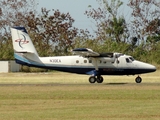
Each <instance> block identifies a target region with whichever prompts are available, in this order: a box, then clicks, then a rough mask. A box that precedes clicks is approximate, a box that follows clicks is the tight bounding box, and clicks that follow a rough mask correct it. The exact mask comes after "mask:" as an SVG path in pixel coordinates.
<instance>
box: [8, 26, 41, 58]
mask: <svg viewBox="0 0 160 120" xmlns="http://www.w3.org/2000/svg"><path fill="white" fill-rule="evenodd" d="M11 35H12V42H13V48H14V52H15V53H33V54H35V55H37V56H38V53H37V51H36V49H35V47H34V46H33V43H32V41H31V39H30V37H29V35H28V33H27V31H26V29H25V28H24V27H12V28H11Z"/></svg>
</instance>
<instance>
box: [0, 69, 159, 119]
mask: <svg viewBox="0 0 160 120" xmlns="http://www.w3.org/2000/svg"><path fill="white" fill-rule="evenodd" d="M159 73H160V71H157V72H155V73H153V74H146V75H143V76H142V78H143V83H142V84H136V83H134V78H135V77H136V76H130V77H127V76H121V77H119V76H106V77H104V78H105V79H106V80H105V81H104V83H103V84H89V83H88V80H87V79H88V77H89V76H81V75H75V74H68V73H9V74H0V83H1V85H0V120H66V119H68V120H75V119H77V120H90V119H92V120H106V119H107V120H135V119H138V120H159V119H160V111H159V109H160V81H158V79H159V78H160V77H159ZM26 83H27V84H26ZM12 84H15V85H12Z"/></svg>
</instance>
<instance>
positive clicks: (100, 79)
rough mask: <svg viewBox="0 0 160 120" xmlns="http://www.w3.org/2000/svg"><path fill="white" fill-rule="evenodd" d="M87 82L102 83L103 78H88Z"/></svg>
mask: <svg viewBox="0 0 160 120" xmlns="http://www.w3.org/2000/svg"><path fill="white" fill-rule="evenodd" d="M89 82H90V83H95V82H97V83H102V82H103V77H102V76H100V75H98V76H91V77H89Z"/></svg>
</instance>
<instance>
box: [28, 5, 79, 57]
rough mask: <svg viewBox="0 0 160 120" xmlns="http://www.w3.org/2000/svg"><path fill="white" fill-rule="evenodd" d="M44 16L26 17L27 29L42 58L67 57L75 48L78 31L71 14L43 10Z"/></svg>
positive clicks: (31, 14)
mask: <svg viewBox="0 0 160 120" xmlns="http://www.w3.org/2000/svg"><path fill="white" fill-rule="evenodd" d="M41 11H42V14H41V15H39V16H35V15H34V13H32V12H30V14H29V15H26V16H25V18H26V20H27V21H26V23H27V29H28V30H29V33H30V35H31V37H32V39H33V42H34V44H35V45H36V47H37V49H38V51H39V54H40V55H41V56H48V55H50V56H51V55H67V54H69V51H70V50H71V49H72V48H73V44H74V38H75V37H76V36H77V33H78V29H77V28H75V27H73V25H72V24H73V23H74V19H73V18H72V17H71V16H70V14H69V13H66V14H65V13H61V12H60V11H59V10H52V11H50V10H47V9H46V8H42V10H41Z"/></svg>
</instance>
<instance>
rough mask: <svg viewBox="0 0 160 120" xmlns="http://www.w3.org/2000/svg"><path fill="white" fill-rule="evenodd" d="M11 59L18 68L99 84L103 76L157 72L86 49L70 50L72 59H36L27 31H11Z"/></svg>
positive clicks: (117, 56)
mask: <svg viewBox="0 0 160 120" xmlns="http://www.w3.org/2000/svg"><path fill="white" fill-rule="evenodd" d="M11 34H12V41H13V47H14V57H15V61H16V63H18V64H21V65H26V66H31V67H38V68H46V69H51V70H57V71H63V72H70V73H78V74H88V75H91V76H90V77H89V82H90V83H95V82H97V83H102V82H103V77H102V75H135V74H138V77H137V78H136V79H135V81H136V83H141V81H142V78H141V77H139V74H143V73H150V72H154V71H156V67H155V66H153V65H150V64H148V63H144V62H140V61H137V60H135V59H134V58H133V57H132V56H129V55H124V54H121V53H103V54H101V53H97V52H94V51H92V50H91V49H88V48H78V49H73V50H72V52H73V53H74V54H76V55H74V56H56V57H39V55H38V53H37V51H36V49H35V47H34V45H33V43H32V41H31V39H30V37H29V35H28V33H27V31H26V29H25V28H24V27H12V28H11Z"/></svg>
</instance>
